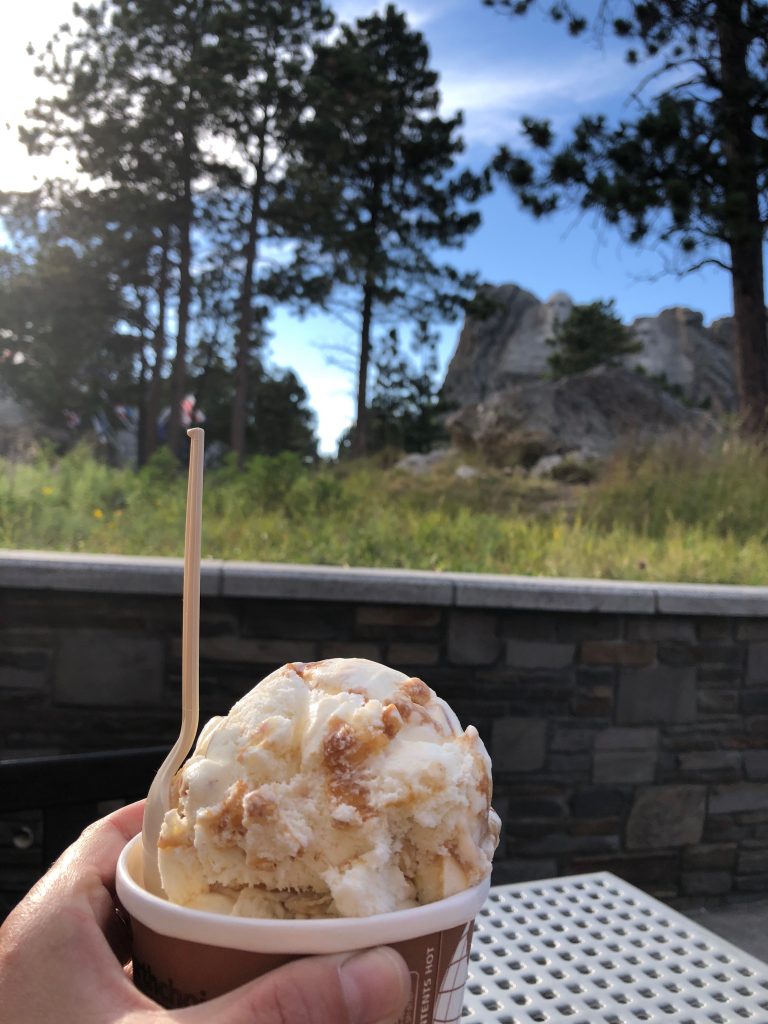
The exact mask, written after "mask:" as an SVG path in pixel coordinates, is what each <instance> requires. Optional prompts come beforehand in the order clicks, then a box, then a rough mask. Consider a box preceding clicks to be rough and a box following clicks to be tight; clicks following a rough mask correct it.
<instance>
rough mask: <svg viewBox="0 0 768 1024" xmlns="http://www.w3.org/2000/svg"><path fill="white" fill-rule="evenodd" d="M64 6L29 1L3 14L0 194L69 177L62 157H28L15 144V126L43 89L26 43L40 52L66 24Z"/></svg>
mask: <svg viewBox="0 0 768 1024" xmlns="http://www.w3.org/2000/svg"><path fill="white" fill-rule="evenodd" d="M70 12H71V3H70V2H69V0H34V2H33V3H31V4H28V5H27V6H26V7H24V6H23V5H22V6H18V7H16V8H15V9H14V12H13V15H9V14H8V13H6V18H4V19H3V26H2V31H0V191H27V190H30V189H34V188H36V187H37V186H38V185H39V184H40V182H41V181H42V180H44V179H45V178H46V177H52V176H61V177H65V176H68V175H70V174H71V173H72V168H71V165H70V163H69V161H68V158H67V157H66V155H65V154H63V153H56V154H53V155H51V156H50V157H30V156H29V154H28V153H27V150H26V147H25V146H24V145H22V143H21V142H20V141H19V125H20V124H23V123H24V121H25V120H26V118H25V114H26V111H27V110H29V108H30V107H31V106H32V104H33V103H34V101H35V99H36V98H37V96H38V95H39V94H40V92H41V90H42V89H43V88H44V83H43V82H41V81H40V79H38V78H36V77H35V74H34V67H35V59H34V57H31V56H30V55H29V54H28V53H27V46H28V44H30V43H31V45H32V46H33V48H34V49H35V50H40V49H41V48H42V47H43V46H45V44H46V42H47V41H48V40H49V39H50V38H51V36H52V35H53V34H54V32H55V31H56V29H57V28H58V26H59V25H60V24H61V23H62V22H64V21H66V19H67V17H68V16H69V15H70Z"/></svg>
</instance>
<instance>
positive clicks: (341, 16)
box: [334, 0, 461, 29]
mask: <svg viewBox="0 0 768 1024" xmlns="http://www.w3.org/2000/svg"><path fill="white" fill-rule="evenodd" d="M391 2H392V0H381V2H380V3H378V4H374V3H371V2H370V0H341V2H340V3H337V4H336V5H335V6H334V10H335V12H336V17H337V18H338V20H339V21H343V22H346V23H349V22H352V21H354V20H355V19H356V18H365V17H368V15H370V14H373V13H374V11H375V12H376V13H377V14H383V13H384V10H385V8H386V7H387V4H389V3H391ZM460 3H461V0H434V2H432V3H421V2H417V3H397V4H396V7H397V9H398V10H400V11H404V12H405V14H406V16H407V18H408V24H409V25H410V26H411V28H417V29H423V28H424V26H425V25H428V24H429V23H430V22H432V21H436V20H437V19H438V18H441V17H443V16H444V15H446V14H448V13H449V12H450V11H451V10H454V9H455V8H456V7H458V5H459V4H460Z"/></svg>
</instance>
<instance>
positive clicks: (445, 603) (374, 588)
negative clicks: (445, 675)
mask: <svg viewBox="0 0 768 1024" xmlns="http://www.w3.org/2000/svg"><path fill="white" fill-rule="evenodd" d="M182 566H183V562H182V560H181V559H180V558H148V557H143V556H134V555H92V554H83V553H70V552H48V551H0V587H6V588H14V587H17V588H20V589H32V590H76V591H97V592H102V593H146V594H173V593H178V594H180V593H181V580H182ZM201 589H202V593H203V595H205V596H209V597H211V596H223V597H267V598H278V599H279V598H282V599H285V600H302V599H314V600H318V599H319V600H325V601H358V602H371V603H374V604H421V605H433V606H436V607H449V606H452V607H459V608H506V609H509V608H514V609H521V610H526V609H527V610H532V611H543V610H546V611H553V612H555V611H564V612H581V613H590V612H604V613H614V614H630V615H631V614H635V615H653V614H658V615H660V616H665V615H716V616H740V615H745V616H760V615H765V614H768V587H747V586H732V585H722V584H711V585H704V584H687V583H646V582H641V581H632V580H595V579H565V578H556V577H552V578H550V577H543V576H500V575H499V576H496V575H492V574H490V573H489V574H482V573H459V572H456V573H450V572H445V573H443V572H428V571H421V570H410V569H369V568H362V567H354V568H345V567H341V566H325V565H291V564H284V563H277V562H275V563H272V562H225V561H219V560H215V559H206V560H204V561H203V565H202V582H201Z"/></svg>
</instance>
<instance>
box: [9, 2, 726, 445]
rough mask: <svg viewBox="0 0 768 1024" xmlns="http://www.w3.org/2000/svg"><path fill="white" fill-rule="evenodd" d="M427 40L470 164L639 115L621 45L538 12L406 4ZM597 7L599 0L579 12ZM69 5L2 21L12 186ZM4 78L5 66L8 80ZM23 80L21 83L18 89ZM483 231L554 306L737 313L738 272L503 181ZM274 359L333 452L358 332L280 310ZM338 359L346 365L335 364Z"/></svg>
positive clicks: (630, 312)
mask: <svg viewBox="0 0 768 1024" xmlns="http://www.w3.org/2000/svg"><path fill="white" fill-rule="evenodd" d="M381 6H382V5H378V7H375V6H374V5H373V4H372V3H371V2H370V0H339V2H338V3H336V5H335V7H336V10H337V13H338V16H339V17H340V19H342V20H344V21H351V20H354V18H357V17H360V16H364V15H366V14H369V13H370V12H371V11H372V10H374V9H379V10H380V9H381ZM399 6H400V7H401V8H402V9H404V10H405V11H406V13H407V14H408V17H409V20H410V22H411V24H412V25H413V26H414V27H417V28H419V29H420V30H421V31H422V32H423V33H424V35H425V37H426V39H427V41H428V43H429V46H430V50H431V53H432V64H433V67H434V68H435V69H436V70H437V71H438V72H439V73H440V85H441V91H442V95H443V107H444V112H445V113H453V112H454V111H455V110H456V109H461V110H463V111H464V113H465V130H464V137H465V140H466V143H467V151H466V154H465V158H466V162H467V163H468V164H470V165H474V166H480V165H482V164H483V162H484V161H485V160H487V159H488V157H490V155H491V154H492V153H493V151H494V149H495V147H496V146H497V145H498V144H499V143H501V142H507V143H509V144H511V145H513V146H514V145H515V144H517V143H518V142H519V140H517V138H516V136H517V132H518V126H519V121H520V117H521V115H523V114H532V115H535V116H537V117H547V118H550V119H551V120H552V122H553V124H554V125H555V127H557V128H559V129H561V130H563V131H565V130H567V128H568V127H569V125H571V124H572V123H573V122H574V121H575V120H576V119H577V118H578V116H579V115H580V114H583V113H598V112H604V113H607V114H609V115H611V116H614V117H619V116H621V114H622V112H624V113H628V112H630V111H631V108H628V107H627V106H626V105H625V101H626V97H627V96H628V94H629V93H630V91H631V89H632V87H633V85H634V84H635V83H636V81H637V79H638V72H637V71H635V70H632V69H630V68H628V67H627V65H626V64H625V63H624V61H623V59H622V50H621V47H620V46H619V45H617V44H616V43H615V42H613V41H612V40H610V39H607V40H606V42H605V46H604V47H603V48H600V47H599V46H598V45H597V44H596V43H595V42H594V41H592V40H590V39H587V38H581V39H578V40H573V39H571V38H569V37H568V35H567V32H566V30H565V28H564V27H563V26H562V25H555V24H552V23H551V22H550V21H549V20H548V19H546V17H545V16H544V15H543V14H541V13H539V12H538V11H537V10H534V11H532V12H531V13H529V14H528V15H527V16H526V17H523V18H514V17H511V16H509V15H506V14H502V13H500V12H498V11H495V10H490V9H488V8H486V7H484V6H483V5H482V3H481V2H480V0H407V2H405V3H401V4H400V5H399ZM577 6H579V7H580V8H581V9H583V10H585V11H590V10H594V9H595V8H596V7H597V6H598V2H596V0H586V2H583V3H581V4H579V5H577ZM69 10H70V3H69V0H31V2H30V3H29V4H28V5H27V6H26V7H21V8H18V9H17V11H18V14H16V15H15V23H14V25H12V26H8V27H7V28H6V27H5V26H4V34H3V38H2V39H0V68H4V69H5V72H4V75H5V79H6V80H5V81H3V80H2V79H0V146H2V159H0V188H3V187H6V188H8V187H23V184H22V183H21V179H22V178H23V176H24V175H25V174H26V175H29V173H30V170H29V168H30V166H31V165H29V163H28V161H26V158H25V156H24V154H23V153H22V152H21V151H20V150H19V148H18V146H17V145H16V143H15V137H14V136H15V131H12V129H11V128H9V129H7V130H5V131H4V130H3V129H4V128H5V123H6V122H8V123H9V124H12V123H13V122H14V121H15V123H18V119H19V117H20V115H21V113H22V112H23V109H24V107H25V106H28V105H29V102H30V101H31V99H32V98H33V96H34V95H35V89H36V83H35V80H34V78H33V77H32V74H31V62H29V61H28V59H27V58H26V57H25V55H24V52H23V51H24V47H25V46H26V43H27V42H28V41H29V40H30V39H31V40H32V41H33V42H35V43H36V44H37V45H41V44H42V43H44V42H45V40H46V39H47V38H48V37H49V36H50V34H51V32H52V30H53V29H54V28H55V27H56V25H57V24H58V23H59V22H61V21H62V20H64V19H66V17H67V15H68V12H69ZM0 74H2V72H0ZM11 80H12V86H11ZM481 211H482V216H483V223H482V226H481V227H480V228H479V230H478V231H477V232H476V233H475V234H474V235H473V236H471V237H470V239H469V240H468V241H467V243H466V245H465V247H464V249H463V250H460V251H457V252H454V253H453V254H452V255H451V258H452V260H453V262H454V263H455V264H456V265H457V266H458V267H460V268H461V269H465V270H476V271H478V272H479V273H480V274H481V276H482V277H483V278H484V279H485V280H487V281H489V282H491V283H494V284H501V283H505V282H514V283H516V284H519V285H521V286H522V287H524V288H526V289H528V290H529V291H532V292H534V293H535V294H536V295H538V296H539V297H540V298H542V299H546V298H548V297H549V296H550V295H551V294H552V293H553V292H555V291H559V290H563V291H566V292H568V293H569V294H570V295H571V296H572V298H573V299H574V300H575V301H576V302H591V301H593V300H595V299H614V300H615V301H616V306H617V309H618V311H619V313H620V314H621V316H622V317H623V318H624V319H625V320H627V321H629V320H631V319H632V318H634V317H636V316H643V315H653V314H656V313H658V312H659V311H660V310H661V309H664V308H665V307H668V306H672V305H683V306H689V307H691V308H693V309H697V310H699V311H701V312H702V313H703V314H704V317H705V320H706V321H707V322H709V321H711V320H713V319H716V318H717V317H720V316H725V315H729V314H730V311H731V298H730V286H729V280H728V276H727V275H726V274H725V273H724V272H723V271H721V270H715V269H707V270H703V271H699V272H698V273H696V274H695V275H689V276H687V277H684V278H678V277H675V276H670V275H666V274H664V273H663V269H664V262H663V260H662V258H661V257H660V254H659V253H656V252H654V251H653V250H650V249H637V248H633V247H630V246H628V245H626V244H624V243H623V242H622V240H621V238H620V236H619V235H618V233H617V232H616V231H614V230H611V229H609V228H607V227H600V225H599V223H598V222H596V221H595V220H594V219H593V218H592V217H591V216H586V217H579V216H578V215H576V214H575V213H574V212H573V211H570V212H563V213H560V214H557V215H554V216H553V217H551V218H549V219H546V220H543V221H536V220H534V219H533V218H532V217H531V216H530V215H529V214H526V213H524V212H522V211H520V209H519V207H518V204H517V201H516V200H515V199H514V197H513V196H512V195H511V194H510V193H509V192H508V191H507V190H506V189H505V188H504V187H503V186H499V188H498V189H497V191H496V192H495V193H494V194H493V195H492V196H490V197H488V198H487V199H486V200H485V201H484V202H483V204H482V206H481ZM271 327H272V332H273V340H272V342H271V352H272V358H273V361H274V362H275V363H277V364H279V365H283V366H291V367H293V368H294V369H295V370H296V371H297V373H298V375H299V377H300V378H301V379H302V381H303V383H304V385H305V387H306V388H307V390H308V391H309V394H310V400H311V403H312V405H313V407H314V408H315V409H316V411H317V413H318V417H319V433H320V437H321V443H322V448H323V450H324V451H328V452H330V451H333V450H334V449H335V442H336V439H337V437H338V435H339V434H340V433H341V431H342V430H343V429H344V428H345V427H346V426H347V425H348V424H349V422H350V421H351V419H352V416H353V409H354V400H353V381H352V377H351V375H350V374H349V373H348V372H345V371H344V370H343V369H341V368H340V367H338V366H337V365H334V364H333V363H330V362H329V360H328V357H327V352H328V349H329V348H332V349H339V348H341V349H344V348H347V349H349V350H350V351H351V350H352V349H353V347H354V341H355V337H354V334H353V333H352V332H351V331H350V330H349V329H348V328H347V327H345V326H343V325H342V324H340V323H339V322H338V321H337V320H335V319H333V318H332V317H330V316H322V315H315V316H312V317H310V318H307V319H306V320H303V321H301V320H297V319H295V318H292V317H290V316H288V315H287V314H286V313H281V312H279V313H278V314H277V315H276V316H275V318H274V320H273V322H272V325H271ZM459 328H460V325H459V324H454V325H446V326H444V327H443V328H442V329H441V338H442V342H441V350H440V354H441V363H442V365H443V366H446V365H447V362H448V360H449V359H450V356H451V354H452V352H453V350H454V348H455V345H456V340H457V338H458V333H459ZM337 361H338V360H337Z"/></svg>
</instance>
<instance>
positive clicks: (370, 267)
mask: <svg viewBox="0 0 768 1024" xmlns="http://www.w3.org/2000/svg"><path fill="white" fill-rule="evenodd" d="M380 204H381V182H380V181H379V179H378V178H374V181H373V189H372V191H371V202H370V206H369V208H368V212H369V214H370V222H369V236H370V241H369V247H368V259H367V261H366V268H365V280H364V282H363V310H362V322H361V326H360V359H359V362H358V366H357V416H356V419H355V429H354V433H353V434H352V444H351V447H350V451H351V454H352V455H353V456H360V455H367V454H368V367H369V365H370V362H371V323H372V320H373V294H374V290H375V286H376V278H375V266H376V257H377V255H378V252H377V249H378V225H379V215H380V212H381V210H380Z"/></svg>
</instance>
